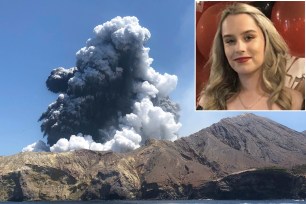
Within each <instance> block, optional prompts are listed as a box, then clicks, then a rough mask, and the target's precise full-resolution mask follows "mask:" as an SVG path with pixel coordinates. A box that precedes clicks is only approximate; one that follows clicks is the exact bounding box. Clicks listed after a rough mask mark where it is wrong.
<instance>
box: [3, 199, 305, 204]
mask: <svg viewBox="0 0 306 204" xmlns="http://www.w3.org/2000/svg"><path fill="white" fill-rule="evenodd" d="M0 203H1V204H2V203H5V204H6V203H11V204H13V203H14V204H16V202H0ZM73 203H76V204H99V203H101V204H155V203H156V204H184V203H186V204H236V203H237V204H302V203H303V204H304V203H305V204H306V201H305V200H224V201H222V200H167V201H166V200H165V201H156V200H152V201H150V200H145V201H143V200H139V201H137V200H135V201H43V202H41V201H35V202H21V204H73Z"/></svg>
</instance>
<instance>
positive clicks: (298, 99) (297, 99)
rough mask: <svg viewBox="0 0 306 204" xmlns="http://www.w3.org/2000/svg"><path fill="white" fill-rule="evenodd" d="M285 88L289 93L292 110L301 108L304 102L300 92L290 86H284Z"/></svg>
mask: <svg viewBox="0 0 306 204" xmlns="http://www.w3.org/2000/svg"><path fill="white" fill-rule="evenodd" d="M286 90H287V91H288V93H290V95H291V98H292V110H301V109H302V107H303V103H304V97H303V95H302V93H301V92H299V91H297V90H294V89H290V88H286Z"/></svg>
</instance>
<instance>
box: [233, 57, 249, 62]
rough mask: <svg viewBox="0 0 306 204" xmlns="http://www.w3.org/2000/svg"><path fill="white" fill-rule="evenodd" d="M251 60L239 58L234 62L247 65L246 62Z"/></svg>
mask: <svg viewBox="0 0 306 204" xmlns="http://www.w3.org/2000/svg"><path fill="white" fill-rule="evenodd" d="M249 59H251V57H238V58H236V59H234V61H236V62H238V63H245V62H247V61H249Z"/></svg>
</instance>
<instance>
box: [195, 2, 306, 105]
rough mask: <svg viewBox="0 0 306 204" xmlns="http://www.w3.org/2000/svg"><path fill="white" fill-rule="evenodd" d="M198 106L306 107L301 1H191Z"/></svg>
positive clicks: (303, 19)
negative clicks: (194, 27) (192, 3)
mask: <svg viewBox="0 0 306 204" xmlns="http://www.w3.org/2000/svg"><path fill="white" fill-rule="evenodd" d="M195 87H196V90H195V91H196V99H195V100H196V109H197V110H243V111H245V110H305V2H304V1H290V2H289V1H288V2H286V1H279V2H277V1H276V2H271V1H269V2H264V1H260V2H247V3H244V2H228V1H227V2H220V1H218V2H213V1H197V2H196V85H195Z"/></svg>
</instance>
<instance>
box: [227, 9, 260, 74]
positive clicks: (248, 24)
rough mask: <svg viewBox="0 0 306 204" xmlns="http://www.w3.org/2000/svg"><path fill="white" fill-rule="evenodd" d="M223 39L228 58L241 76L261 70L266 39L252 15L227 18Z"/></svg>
mask: <svg viewBox="0 0 306 204" xmlns="http://www.w3.org/2000/svg"><path fill="white" fill-rule="evenodd" d="M222 38H223V45H224V51H225V55H226V58H227V60H228V62H229V64H230V66H231V67H232V68H233V69H234V70H235V71H236V72H237V73H238V74H239V75H241V74H242V75H243V74H252V73H254V72H257V71H259V70H261V69H260V68H261V67H262V64H263V62H264V50H265V39H264V35H263V33H262V31H261V29H260V28H259V27H258V26H257V24H256V22H255V20H254V19H253V18H252V17H251V16H250V15H248V14H237V15H229V16H227V17H226V18H225V20H224V21H223V23H222Z"/></svg>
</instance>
